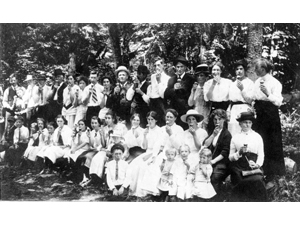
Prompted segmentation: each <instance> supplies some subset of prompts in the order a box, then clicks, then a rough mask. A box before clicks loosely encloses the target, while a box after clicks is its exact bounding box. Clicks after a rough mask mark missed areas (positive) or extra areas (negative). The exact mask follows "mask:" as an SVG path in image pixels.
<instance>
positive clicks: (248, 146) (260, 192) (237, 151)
mask: <svg viewBox="0 0 300 225" xmlns="http://www.w3.org/2000/svg"><path fill="white" fill-rule="evenodd" d="M236 120H237V121H238V122H239V124H240V126H241V130H242V131H241V133H238V134H236V135H234V136H233V137H232V140H231V144H230V154H229V160H230V161H231V165H230V167H231V182H232V184H233V185H234V190H233V193H234V194H237V195H239V196H244V195H245V196H247V197H249V198H250V199H254V200H258V201H265V200H267V193H266V188H265V184H264V181H263V174H262V171H261V170H260V167H262V165H263V163H264V147H263V146H264V145H263V140H262V138H261V136H260V135H259V134H258V133H256V132H255V131H253V130H252V129H251V127H252V123H253V121H254V120H255V119H254V115H253V114H252V113H251V112H242V113H241V114H240V116H239V117H238V118H236ZM246 171H251V172H253V173H254V171H256V172H255V173H254V174H252V175H245V172H246Z"/></svg>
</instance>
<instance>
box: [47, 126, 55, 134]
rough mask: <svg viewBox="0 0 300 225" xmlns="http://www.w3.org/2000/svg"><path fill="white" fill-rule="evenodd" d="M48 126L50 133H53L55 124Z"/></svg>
mask: <svg viewBox="0 0 300 225" xmlns="http://www.w3.org/2000/svg"><path fill="white" fill-rule="evenodd" d="M47 128H48V132H49V133H50V134H53V132H54V127H53V126H48V127H47Z"/></svg>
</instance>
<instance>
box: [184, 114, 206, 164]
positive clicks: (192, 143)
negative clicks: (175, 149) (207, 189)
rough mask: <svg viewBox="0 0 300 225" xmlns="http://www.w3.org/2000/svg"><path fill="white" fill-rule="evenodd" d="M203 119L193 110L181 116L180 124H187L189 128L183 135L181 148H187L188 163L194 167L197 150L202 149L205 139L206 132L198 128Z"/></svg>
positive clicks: (197, 159) (197, 156)
mask: <svg viewBox="0 0 300 225" xmlns="http://www.w3.org/2000/svg"><path fill="white" fill-rule="evenodd" d="M203 118H204V117H203V116H202V115H200V114H199V113H198V112H197V111H196V110H194V109H190V110H189V111H187V113H186V114H185V115H182V116H181V120H182V122H184V123H187V124H188V126H189V128H188V129H187V130H185V131H184V133H183V136H182V138H181V140H182V143H181V146H182V145H188V146H189V149H190V154H189V162H190V163H191V164H192V165H191V166H195V165H196V164H197V163H198V162H199V160H200V158H199V150H200V148H201V147H202V143H203V141H204V139H205V138H206V137H207V132H206V131H205V130H204V129H202V128H200V127H198V123H199V122H200V121H201V120H203Z"/></svg>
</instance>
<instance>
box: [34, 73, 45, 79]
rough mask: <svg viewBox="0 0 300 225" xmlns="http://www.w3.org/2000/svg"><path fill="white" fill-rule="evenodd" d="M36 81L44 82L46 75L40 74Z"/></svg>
mask: <svg viewBox="0 0 300 225" xmlns="http://www.w3.org/2000/svg"><path fill="white" fill-rule="evenodd" d="M36 80H46V75H45V74H40V75H38V76H37V77H36Z"/></svg>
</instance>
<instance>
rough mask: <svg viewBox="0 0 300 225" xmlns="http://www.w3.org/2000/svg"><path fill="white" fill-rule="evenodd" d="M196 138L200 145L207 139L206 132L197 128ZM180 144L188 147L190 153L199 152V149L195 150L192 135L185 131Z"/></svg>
mask: <svg viewBox="0 0 300 225" xmlns="http://www.w3.org/2000/svg"><path fill="white" fill-rule="evenodd" d="M196 137H197V139H198V140H200V143H203V141H204V139H205V138H206V137H207V132H206V131H205V130H204V129H202V128H198V129H197V130H196ZM182 144H186V145H188V146H189V147H190V151H191V152H195V151H199V150H200V149H197V147H196V145H195V141H194V137H193V135H192V134H191V133H190V132H189V131H188V130H185V131H184V134H183V138H182Z"/></svg>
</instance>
